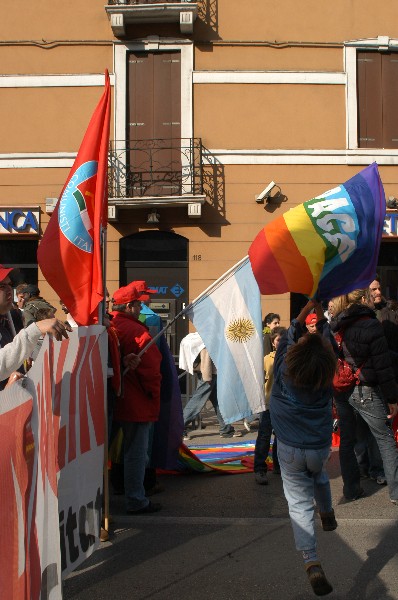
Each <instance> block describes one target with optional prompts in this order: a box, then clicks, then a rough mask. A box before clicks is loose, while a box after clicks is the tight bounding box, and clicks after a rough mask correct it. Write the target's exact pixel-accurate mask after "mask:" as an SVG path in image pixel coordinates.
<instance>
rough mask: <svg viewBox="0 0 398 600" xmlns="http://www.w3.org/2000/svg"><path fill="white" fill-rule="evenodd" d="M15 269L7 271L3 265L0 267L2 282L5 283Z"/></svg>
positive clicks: (0, 279)
mask: <svg viewBox="0 0 398 600" xmlns="http://www.w3.org/2000/svg"><path fill="white" fill-rule="evenodd" d="M13 270H14V269H6V267H3V265H0V281H3V280H4V279H5V278H6V277H7V275H8V274H9V273H11V271H13Z"/></svg>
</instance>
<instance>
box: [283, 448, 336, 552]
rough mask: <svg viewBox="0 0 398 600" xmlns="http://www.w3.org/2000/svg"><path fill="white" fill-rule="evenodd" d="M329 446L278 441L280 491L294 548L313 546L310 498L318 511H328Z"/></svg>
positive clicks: (313, 528)
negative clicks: (314, 448) (312, 445)
mask: <svg viewBox="0 0 398 600" xmlns="http://www.w3.org/2000/svg"><path fill="white" fill-rule="evenodd" d="M329 452H330V448H329V446H326V447H325V448H320V449H318V450H309V449H306V448H294V447H293V446H288V445H286V444H284V443H282V442H281V441H280V440H278V458H279V464H280V468H281V474H282V481H283V491H284V492H285V498H286V500H287V503H288V505H289V515H290V520H291V523H292V528H293V535H294V541H295V543H296V548H297V550H300V551H303V550H313V549H314V548H316V538H315V519H314V499H315V502H316V504H317V507H318V509H319V512H322V513H324V512H325V513H326V512H331V510H332V496H331V492H330V483H329V477H328V474H327V473H326V470H325V465H326V463H327V460H328V457H329Z"/></svg>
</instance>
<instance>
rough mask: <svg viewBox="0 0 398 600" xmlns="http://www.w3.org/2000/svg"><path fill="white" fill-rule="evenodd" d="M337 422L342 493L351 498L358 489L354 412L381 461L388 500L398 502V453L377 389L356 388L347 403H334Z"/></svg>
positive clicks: (343, 401)
mask: <svg viewBox="0 0 398 600" xmlns="http://www.w3.org/2000/svg"><path fill="white" fill-rule="evenodd" d="M335 402H336V407H337V412H338V413H339V420H340V466H341V476H342V478H343V484H344V485H343V494H344V496H345V497H346V498H353V497H355V495H356V491H357V490H358V489H359V468H358V463H357V460H356V457H355V452H354V446H355V442H356V435H355V431H356V417H355V415H356V412H358V413H359V414H360V415H361V417H362V418H363V419H364V421H366V423H367V424H368V425H369V429H370V431H371V432H372V434H373V435H374V437H375V439H376V442H377V445H378V447H379V450H380V454H381V458H382V459H383V465H384V472H385V475H386V479H387V483H388V488H389V492H390V498H391V499H392V500H398V450H397V447H396V444H395V439H394V434H393V431H392V429H391V423H390V420H387V409H386V406H385V404H384V401H383V400H382V398H381V396H380V393H379V389H378V388H377V387H367V386H364V385H359V386H356V388H355V389H354V391H353V393H352V394H351V396H350V397H349V398H348V401H347V400H335Z"/></svg>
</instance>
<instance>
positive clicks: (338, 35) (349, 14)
mask: <svg viewBox="0 0 398 600" xmlns="http://www.w3.org/2000/svg"><path fill="white" fill-rule="evenodd" d="M217 17H218V18H217V23H218V28H217V36H218V39H222V40H270V41H275V40H276V41H285V40H286V41H287V40H290V41H292V40H294V41H303V42H314V41H317V42H319V41H322V42H342V41H345V40H350V39H351V40H352V39H359V38H367V37H377V36H378V35H389V36H390V37H395V36H396V19H397V5H396V2H395V1H394V0H385V1H384V2H383V3H382V4H380V3H378V2H375V1H374V0H334V1H333V2H325V1H324V2H319V0H307V1H306V2H305V3H302V2H297V1H296V0H281V1H280V2H273V1H272V0H246V1H242V0H218V2H217ZM201 33H202V35H205V34H206V33H207V34H208V36H209V37H211V36H212V34H213V36H214V30H213V31H211V30H209V29H206V28H205V27H202V29H201Z"/></svg>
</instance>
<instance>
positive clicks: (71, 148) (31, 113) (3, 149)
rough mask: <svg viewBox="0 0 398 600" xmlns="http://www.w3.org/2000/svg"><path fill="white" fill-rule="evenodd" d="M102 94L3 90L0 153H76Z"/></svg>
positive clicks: (82, 90) (88, 90)
mask: <svg viewBox="0 0 398 600" xmlns="http://www.w3.org/2000/svg"><path fill="white" fill-rule="evenodd" d="M101 94H102V89H101V88H100V87H79V88H73V87H68V88H62V87H57V88H33V89H29V88H18V89H13V88H5V89H2V90H1V93H0V113H1V114H3V115H7V118H6V119H4V120H3V122H2V135H1V136H0V153H10V152H59V151H65V152H76V151H77V150H78V148H79V145H80V143H81V140H82V138H83V135H84V132H85V130H86V129H87V126H88V124H89V121H90V118H91V115H92V113H93V110H94V108H95V106H96V104H97V103H98V101H99V99H100V97H101ZM10 107H12V110H10Z"/></svg>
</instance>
